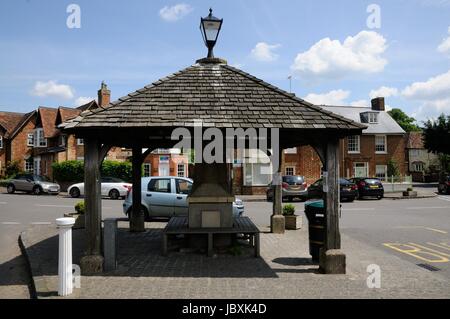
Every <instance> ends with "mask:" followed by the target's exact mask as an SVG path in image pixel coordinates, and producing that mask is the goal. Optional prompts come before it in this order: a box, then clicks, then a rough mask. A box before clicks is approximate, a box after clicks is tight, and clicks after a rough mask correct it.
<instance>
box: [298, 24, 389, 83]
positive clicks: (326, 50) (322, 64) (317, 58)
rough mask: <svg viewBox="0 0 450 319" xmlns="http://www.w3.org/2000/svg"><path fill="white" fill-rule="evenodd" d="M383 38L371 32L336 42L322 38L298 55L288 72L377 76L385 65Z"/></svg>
mask: <svg viewBox="0 0 450 319" xmlns="http://www.w3.org/2000/svg"><path fill="white" fill-rule="evenodd" d="M386 48H387V45H386V39H385V38H384V37H383V36H382V35H380V34H378V33H377V32H374V31H361V32H359V33H358V34H357V35H355V36H353V37H351V36H349V37H347V38H346V39H345V41H344V42H343V43H341V42H340V41H339V40H331V39H330V38H324V39H322V40H320V41H319V42H317V43H316V44H314V45H313V46H312V47H311V48H310V49H309V50H308V51H306V52H303V53H299V54H298V55H297V57H296V58H295V61H294V64H293V65H292V66H291V69H292V70H293V71H295V72H297V73H299V74H301V75H304V76H306V78H308V77H314V76H315V77H319V78H341V77H344V76H346V75H349V74H352V73H377V72H381V71H383V70H384V67H385V66H386V64H387V63H388V61H387V60H386V59H384V58H383V57H382V54H383V53H384V52H385V51H386Z"/></svg>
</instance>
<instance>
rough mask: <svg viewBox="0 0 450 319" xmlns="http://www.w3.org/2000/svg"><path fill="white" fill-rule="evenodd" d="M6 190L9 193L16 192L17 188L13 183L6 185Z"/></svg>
mask: <svg viewBox="0 0 450 319" xmlns="http://www.w3.org/2000/svg"><path fill="white" fill-rule="evenodd" d="M6 191H7V192H8V194H14V192H15V191H16V188H15V187H14V185H13V184H9V185H8V186H7V187H6Z"/></svg>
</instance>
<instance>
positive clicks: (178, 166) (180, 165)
mask: <svg viewBox="0 0 450 319" xmlns="http://www.w3.org/2000/svg"><path fill="white" fill-rule="evenodd" d="M180 167H183V175H180ZM177 176H178V177H186V164H177Z"/></svg>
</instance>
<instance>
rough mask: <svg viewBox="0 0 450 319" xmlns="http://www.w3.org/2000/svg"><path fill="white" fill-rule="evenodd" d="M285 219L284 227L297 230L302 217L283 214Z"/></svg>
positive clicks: (301, 224)
mask: <svg viewBox="0 0 450 319" xmlns="http://www.w3.org/2000/svg"><path fill="white" fill-rule="evenodd" d="M284 220H285V229H288V230H297V229H300V228H302V226H303V219H302V216H297V215H292V216H284Z"/></svg>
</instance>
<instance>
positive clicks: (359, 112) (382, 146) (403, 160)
mask: <svg viewBox="0 0 450 319" xmlns="http://www.w3.org/2000/svg"><path fill="white" fill-rule="evenodd" d="M321 107H322V108H324V109H326V110H327V111H331V112H333V113H336V114H339V115H342V116H344V117H346V118H348V119H351V120H353V121H355V122H359V123H363V124H365V125H367V127H368V128H367V129H366V130H364V131H363V134H362V135H361V136H350V137H348V138H346V139H343V140H341V142H340V152H341V154H340V160H341V163H340V175H341V176H342V177H345V178H351V177H367V176H369V177H378V178H380V179H382V180H386V178H387V175H388V174H387V173H388V172H387V171H388V163H389V161H391V160H392V161H393V162H395V164H396V165H397V166H398V169H399V174H400V175H406V174H407V173H408V163H407V157H406V151H405V148H406V141H407V139H406V132H405V131H404V130H403V129H402V128H401V127H400V126H399V125H398V124H397V122H395V120H394V119H393V118H392V117H391V116H390V115H389V114H388V113H387V112H386V111H385V104H384V98H376V99H373V100H372V107H354V106H329V105H322V106H321ZM248 159H249V157H247V158H246V161H244V163H242V164H237V165H234V169H233V174H234V177H235V180H234V184H233V187H234V191H235V193H236V194H263V193H264V192H265V190H266V188H267V185H268V184H269V183H270V182H271V176H270V175H269V174H260V172H262V171H263V170H262V169H261V167H266V168H270V163H267V162H265V163H256V164H255V163H253V164H252V163H248V162H247V161H248ZM282 172H283V174H284V175H302V176H305V178H306V182H307V184H308V185H310V184H311V183H313V182H314V181H316V180H317V179H318V178H320V177H321V172H322V163H321V161H320V158H319V156H318V155H317V153H316V152H315V150H314V149H313V148H312V147H310V146H301V147H294V148H291V149H286V150H284V153H283V158H282Z"/></svg>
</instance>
